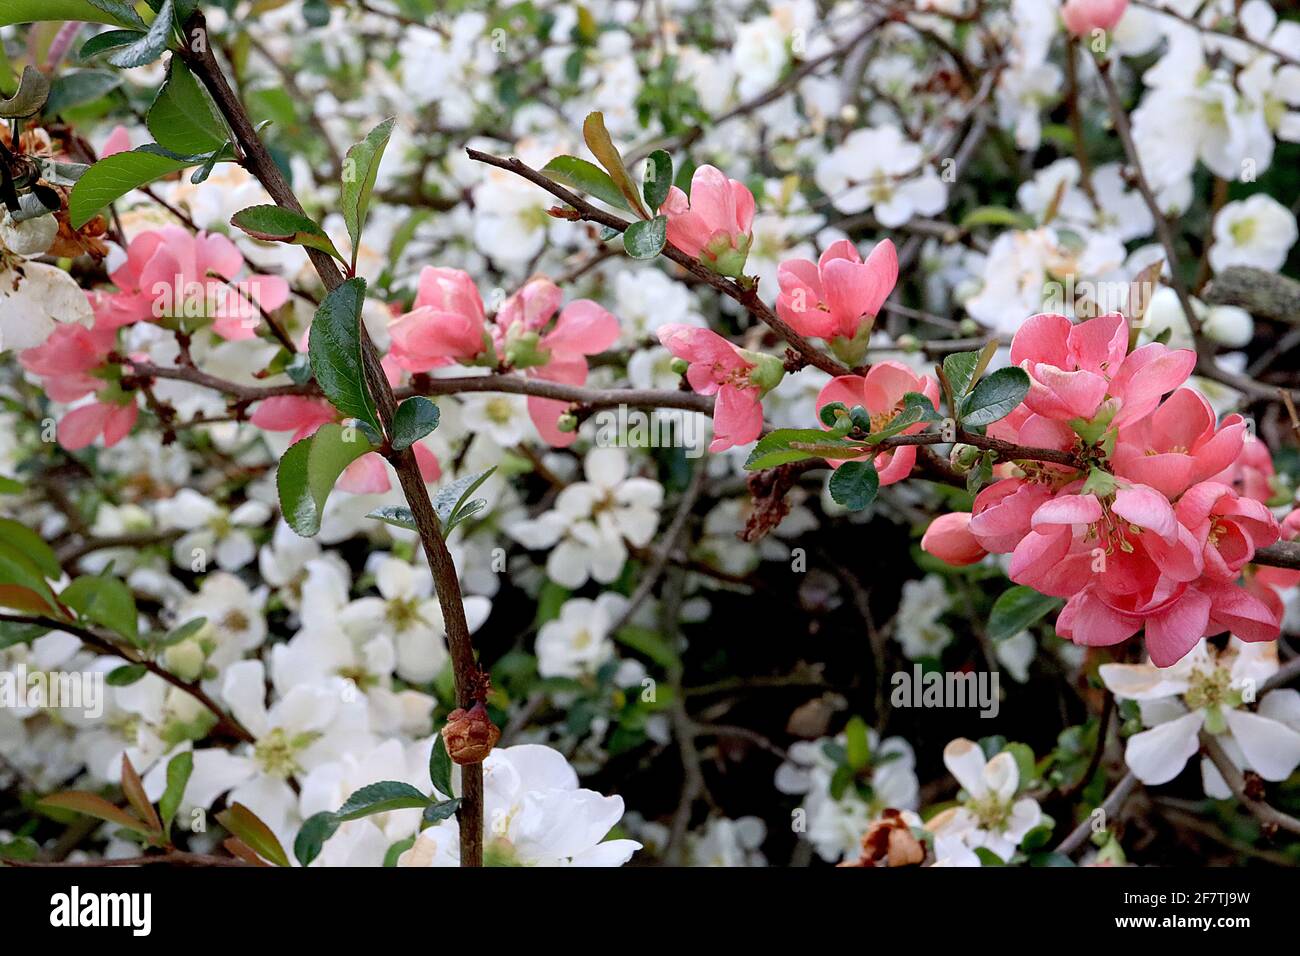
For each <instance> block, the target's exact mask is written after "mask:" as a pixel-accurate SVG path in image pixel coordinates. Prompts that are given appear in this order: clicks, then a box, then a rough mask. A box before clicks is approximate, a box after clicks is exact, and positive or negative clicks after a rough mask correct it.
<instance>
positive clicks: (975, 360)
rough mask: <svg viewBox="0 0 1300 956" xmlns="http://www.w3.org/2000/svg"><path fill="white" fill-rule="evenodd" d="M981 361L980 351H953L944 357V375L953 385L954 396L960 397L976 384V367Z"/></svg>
mask: <svg viewBox="0 0 1300 956" xmlns="http://www.w3.org/2000/svg"><path fill="white" fill-rule="evenodd" d="M979 361H980V354H979V352H953V353H952V354H951V355H947V356H945V357H944V360H943V376H944V378H946V379H947V380H948V384H949V385H951V386H952V394H953V397H954V398H956V399H960V398H961V397H962V396H963V395H965V394H966V393H967V392H969V391H970V389H971V386H972V385H974V384H975V368H976V367H977V366H978V365H979Z"/></svg>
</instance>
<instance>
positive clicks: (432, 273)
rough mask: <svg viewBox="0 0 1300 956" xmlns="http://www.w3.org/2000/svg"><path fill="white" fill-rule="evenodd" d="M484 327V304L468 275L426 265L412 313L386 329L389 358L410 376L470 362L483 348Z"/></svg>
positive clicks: (484, 342) (484, 346) (395, 321)
mask: <svg viewBox="0 0 1300 956" xmlns="http://www.w3.org/2000/svg"><path fill="white" fill-rule="evenodd" d="M486 328H487V326H486V319H485V316H484V312H483V300H482V298H480V296H479V294H478V289H477V288H476V287H475V285H474V280H473V279H471V278H470V277H469V275H468V273H465V272H462V271H461V270H460V269H436V268H434V267H432V266H425V267H424V268H423V269H422V270H421V271H420V283H419V290H418V292H417V293H416V296H415V302H414V303H413V305H412V308H411V311H410V312H408V313H406V314H405V315H403V316H401V317H400V318H398V319H396V320H394V321H393V322H392V323H391V324H390V325H389V327H388V331H389V334H390V335H391V336H392V348H391V349H390V351H389V355H390V356H391V357H392V358H393V359H394V360H395V361H396V362H397V364H398V365H399V366H400V367H401V368H404V369H406V370H407V371H409V372H427V371H429V370H430V369H432V368H436V367H438V366H439V365H447V364H449V363H451V362H464V363H469V362H472V361H474V360H475V359H476V358H477V357H478V356H479V355H481V354H482V353H483V351H484V349H485V348H486V339H485V338H484V332H485V331H486Z"/></svg>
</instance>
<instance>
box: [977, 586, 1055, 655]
mask: <svg viewBox="0 0 1300 956" xmlns="http://www.w3.org/2000/svg"><path fill="white" fill-rule="evenodd" d="M1061 604H1062V601H1061V599H1060V598H1054V597H1049V596H1048V595H1046V594H1039V593H1038V592H1037V591H1035V590H1034V589H1033V588H1027V587H1025V586H1024V585H1021V584H1017V585H1013V586H1012V587H1009V588H1007V589H1006V590H1005V591H1003V592H1002V593H1001V594H999V595H998V599H997V600H996V601H994V602H993V610H992V612H990V614H989V626H988V632H987V633H988V638H989V640H991V641H1005V640H1006V639H1007V638H1009V637H1014V636H1015V635H1017V634H1019V633H1020V632H1021V631H1024V630H1027V629H1028V628H1030V627H1032V626H1033V625H1034V624H1036V623H1038V622H1039V621H1040V620H1042V619H1043V618H1044V617H1046V616H1047V615H1048V614H1050V613H1051V612H1052V611H1054V610H1056V609H1057V608H1058V607H1060V606H1061Z"/></svg>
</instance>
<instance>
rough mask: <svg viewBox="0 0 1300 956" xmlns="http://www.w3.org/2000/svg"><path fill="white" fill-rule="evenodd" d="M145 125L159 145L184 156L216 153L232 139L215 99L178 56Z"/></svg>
mask: <svg viewBox="0 0 1300 956" xmlns="http://www.w3.org/2000/svg"><path fill="white" fill-rule="evenodd" d="M146 125H147V126H148V127H149V132H150V133H152V134H153V138H154V139H155V140H157V141H158V145H160V146H162V147H164V148H166V149H170V150H171V151H172V152H175V153H180V154H182V155H192V154H198V153H211V152H215V151H216V150H219V149H221V148H222V147H223V146H225V145H226V143H227V141H228V140H229V139H230V134H229V133H228V132H227V130H226V124H225V122H224V121H223V120H222V119H221V114H219V113H218V112H217V107H216V104H215V103H213V102H212V97H210V96H209V95H208V91H207V90H205V89H204V88H203V87H202V86H200V85H199V81H198V80H196V79H195V78H194V74H193V73H191V72H190V70H189V67H187V66H186V65H185V62H184V61H183V60H182V59H181V58H180V57H178V56H174V57H172V58H171V62H170V63H169V64H168V65H167V79H166V81H165V82H164V83H163V85H162V89H160V90H159V91H158V96H157V97H155V98H154V101H153V106H152V107H150V108H149V115H148V117H147V118H146Z"/></svg>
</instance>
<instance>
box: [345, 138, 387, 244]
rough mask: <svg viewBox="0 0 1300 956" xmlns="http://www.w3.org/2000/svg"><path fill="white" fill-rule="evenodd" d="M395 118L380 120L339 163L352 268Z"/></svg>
mask: <svg viewBox="0 0 1300 956" xmlns="http://www.w3.org/2000/svg"><path fill="white" fill-rule="evenodd" d="M395 122H396V120H395V119H393V118H391V117H390V118H389V119H386V120H384V121H383V122H382V123H380V124H379V125H378V126H376V127H375V128H374V129H372V130H371V131H370V132H369V133H367V134H366V138H365V139H363V140H362V141H361V142H359V143H357V144H356V145H355V146H353V147H352V148H351V149H349V150H348V153H347V156H346V157H344V160H343V186H342V190H341V193H340V196H339V202H340V206H341V211H342V213H343V221H344V223H346V224H347V227H348V236H350V237H351V239H352V264H353V266H354V267H355V266H356V261H357V253H358V250H359V249H360V246H361V232H362V230H363V229H364V228H365V225H366V210H367V209H368V208H369V206H370V194H371V193H372V192H373V191H374V188H375V177H376V176H378V175H379V163H380V161H381V160H382V159H383V157H384V150H385V149H386V148H387V147H388V140H389V138H390V137H391V136H392V135H393V124H394V123H395Z"/></svg>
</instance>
